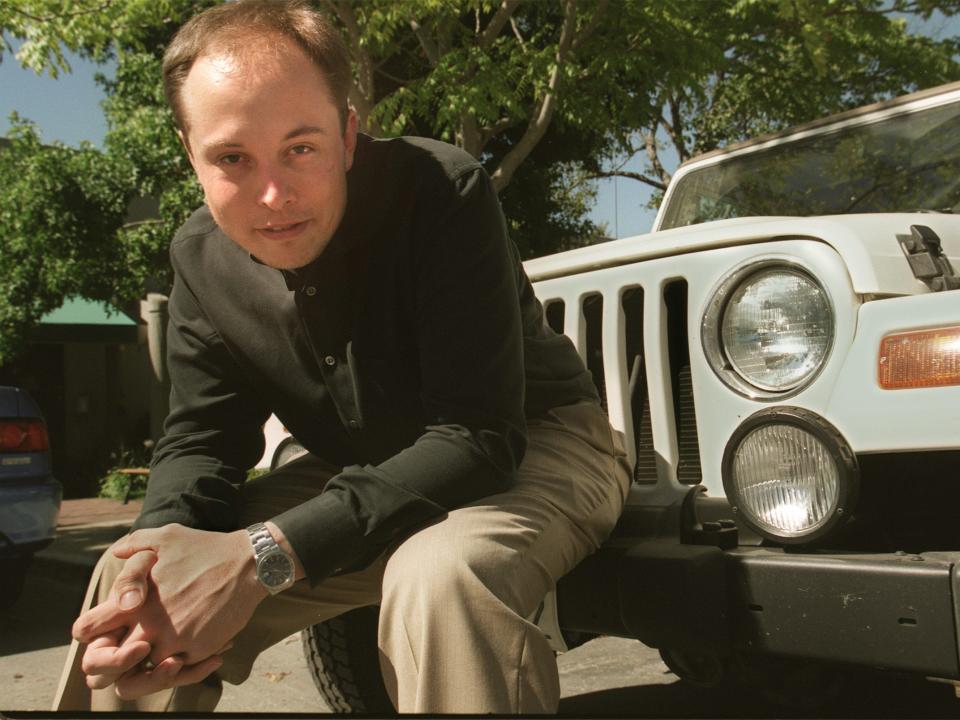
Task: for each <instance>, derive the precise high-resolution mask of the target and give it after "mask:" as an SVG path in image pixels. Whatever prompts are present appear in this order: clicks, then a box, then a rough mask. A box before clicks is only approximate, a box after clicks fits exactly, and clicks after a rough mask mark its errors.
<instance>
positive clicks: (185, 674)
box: [175, 655, 223, 687]
mask: <svg viewBox="0 0 960 720" xmlns="http://www.w3.org/2000/svg"><path fill="white" fill-rule="evenodd" d="M222 665H223V658H221V657H220V656H219V655H211V656H210V657H208V658H207V659H206V660H204V661H202V662H198V663H197V664H195V665H187V666H186V667H184V668H183V669H182V670H181V671H180V672H179V673H178V674H177V677H176V681H175V682H176V687H180V686H181V685H193V684H195V683H198V682H200V681H201V680H203V679H204V678H206V677H207V676H208V675H210V674H212V673H215V672H216V671H217V670H219V669H220V667H221V666H222Z"/></svg>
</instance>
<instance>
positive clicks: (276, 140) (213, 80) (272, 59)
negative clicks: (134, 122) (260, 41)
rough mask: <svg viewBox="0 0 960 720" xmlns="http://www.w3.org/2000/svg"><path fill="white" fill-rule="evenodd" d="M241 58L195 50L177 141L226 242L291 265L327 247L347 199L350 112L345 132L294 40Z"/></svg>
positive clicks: (352, 136)
mask: <svg viewBox="0 0 960 720" xmlns="http://www.w3.org/2000/svg"><path fill="white" fill-rule="evenodd" d="M272 46H273V48H275V50H276V52H272V51H265V52H260V53H257V55H256V56H248V57H246V58H244V59H242V60H237V59H236V58H235V57H233V56H231V55H229V54H226V53H220V52H212V53H211V54H209V55H204V56H201V57H200V58H198V59H197V61H196V62H195V63H194V65H193V67H192V68H191V69H190V72H189V74H188V75H187V78H186V80H185V82H184V84H183V87H182V91H181V108H182V113H183V120H184V124H185V126H186V129H185V132H184V134H182V135H181V139H182V140H183V142H184V145H185V146H186V148H187V153H188V155H189V157H190V162H191V163H192V165H193V168H194V170H195V171H196V173H197V178H198V179H199V180H200V184H201V185H202V186H203V192H204V195H205V197H206V201H207V205H208V206H209V207H210V211H211V212H212V213H213V218H214V220H216V222H217V224H218V225H219V226H220V228H221V229H222V230H223V231H224V232H225V233H226V234H227V236H228V237H230V239H232V240H233V241H234V242H235V243H237V244H238V245H240V246H241V247H242V248H243V249H245V250H246V251H248V252H249V253H251V254H252V255H253V256H254V257H256V258H257V259H258V260H260V261H261V262H263V263H265V264H267V265H270V266H271V267H275V268H280V269H292V268H298V267H302V266H304V265H306V264H307V263H309V262H311V261H312V260H314V259H316V258H317V257H318V256H319V255H320V253H322V252H323V250H324V248H326V246H327V243H329V241H330V238H331V237H332V236H333V233H334V231H335V230H336V229H337V226H338V225H339V223H340V219H341V218H342V217H343V211H344V208H345V207H346V203H347V178H346V173H347V170H349V169H350V166H351V165H352V164H353V151H354V148H355V146H356V139H357V125H356V117H355V116H354V115H353V113H352V112H351V114H350V117H349V119H348V122H347V128H346V131H342V130H341V127H340V117H339V114H338V112H337V108H336V107H335V106H334V104H333V102H332V100H331V97H330V93H329V90H328V86H327V82H326V79H325V78H324V77H323V74H322V73H321V72H320V70H319V69H318V68H317V67H316V65H314V64H313V63H312V62H311V61H310V60H309V58H307V56H306V55H305V54H304V53H303V51H301V50H300V49H299V48H298V47H297V46H296V45H295V44H293V43H292V42H291V41H289V40H286V39H284V38H280V37H277V38H276V40H275V41H274V42H273V43H272Z"/></svg>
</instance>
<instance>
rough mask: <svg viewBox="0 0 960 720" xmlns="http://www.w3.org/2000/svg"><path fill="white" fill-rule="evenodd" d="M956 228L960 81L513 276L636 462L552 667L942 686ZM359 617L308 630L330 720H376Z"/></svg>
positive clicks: (716, 678) (958, 446)
mask: <svg viewBox="0 0 960 720" xmlns="http://www.w3.org/2000/svg"><path fill="white" fill-rule="evenodd" d="M958 212H960V83H958V84H953V85H948V86H945V87H941V88H936V89H934V90H930V91H926V92H922V93H916V94H914V95H910V96H906V97H903V98H899V99H897V100H894V101H891V102H888V103H883V104H880V105H874V106H870V107H867V108H864V109H861V110H857V111H853V112H850V113H844V114H842V115H838V116H834V117H831V118H827V119H825V120H822V121H818V122H816V123H812V124H810V125H806V126H803V127H799V128H795V129H792V130H790V131H787V132H784V133H781V134H778V135H775V136H770V137H767V138H761V139H759V140H755V141H752V142H749V143H745V144H741V145H738V146H735V147H731V148H729V149H726V150H722V151H717V152H714V153H710V154H707V155H704V156H701V157H699V158H695V159H693V160H691V161H690V162H688V163H686V164H684V165H683V166H682V167H681V168H680V169H679V170H678V171H677V173H676V175H675V177H674V179H673V181H672V183H671V184H670V187H669V189H668V190H667V192H666V196H665V198H664V202H663V204H662V206H661V208H660V211H659V214H658V216H657V220H656V226H655V230H654V232H653V233H651V234H648V235H643V236H639V237H633V238H628V239H624V240H618V241H615V242H608V243H604V244H601V245H595V246H592V247H588V248H582V249H578V250H573V251H570V252H564V253H560V254H557V255H554V256H551V257H545V258H540V259H537V260H532V261H530V262H528V263H526V269H527V272H528V274H529V276H530V278H531V280H532V281H533V283H534V287H535V288H536V292H537V295H538V297H539V298H540V300H541V302H542V303H543V304H544V307H545V309H546V316H547V322H548V323H549V324H550V325H551V326H552V327H553V328H554V329H555V330H557V331H559V332H564V333H566V334H567V335H568V336H569V337H570V338H571V339H572V340H573V342H574V343H575V344H576V347H577V348H578V349H579V351H580V352H581V354H582V355H583V357H584V359H585V361H586V363H587V365H588V367H589V368H590V370H591V371H592V373H593V377H594V379H595V381H596V384H597V386H598V388H599V389H600V390H601V396H602V397H603V400H604V405H605V407H606V409H607V411H608V413H609V416H610V419H611V422H612V423H613V425H614V426H615V427H616V428H618V429H619V430H622V431H623V433H624V434H625V435H626V437H627V440H628V446H629V449H630V454H631V460H632V462H633V463H634V468H635V471H634V484H633V487H632V490H631V493H630V497H629V500H628V504H627V507H626V509H625V511H624V514H623V517H622V519H621V521H620V523H619V525H618V526H617V528H616V530H615V531H614V534H613V536H612V537H611V539H610V540H609V542H608V543H607V544H606V545H605V546H604V547H603V548H602V549H601V550H600V551H599V552H597V553H596V554H595V555H594V556H592V557H590V558H588V559H587V560H586V561H584V562H583V563H582V564H581V565H580V566H579V567H578V568H577V569H575V570H574V571H573V572H572V573H571V574H570V575H569V576H567V577H566V578H564V579H563V580H562V581H561V582H560V584H559V585H558V588H557V592H556V596H555V598H549V602H548V603H547V605H546V608H545V612H543V613H542V614H541V617H540V618H539V621H540V622H541V624H542V625H541V626H542V627H543V628H544V629H545V631H546V632H547V633H548V635H550V636H551V638H552V640H553V641H554V642H555V643H556V646H557V647H558V649H562V648H563V647H565V646H568V645H571V644H573V643H574V642H575V641H582V640H583V639H584V638H588V637H591V636H594V635H597V634H605V635H617V636H622V637H630V638H637V639H639V640H641V641H642V642H644V643H645V644H647V645H649V646H651V647H655V648H658V649H660V651H661V655H662V656H663V658H664V660H665V661H666V663H667V665H668V666H669V667H670V668H671V669H672V670H674V671H675V672H676V673H677V674H678V675H680V676H681V677H683V678H685V679H688V680H691V681H693V682H696V683H701V684H711V683H718V682H721V681H722V680H723V679H724V678H726V677H729V676H730V675H731V674H735V673H734V672H733V669H735V668H739V669H740V670H743V669H744V668H747V669H748V670H750V669H752V670H753V671H754V674H756V671H757V670H758V669H763V668H765V669H766V670H765V676H766V679H767V680H768V681H769V680H771V679H773V680H774V682H786V681H787V678H788V676H789V674H790V673H791V672H793V671H794V670H795V669H796V668H798V667H803V668H807V669H808V668H810V667H820V668H833V667H835V666H840V667H842V666H844V665H846V666H860V667H871V668H887V669H892V670H899V671H906V672H909V673H916V674H920V675H922V676H926V677H930V678H931V679H942V680H945V681H953V682H954V683H955V684H956V683H957V682H958V681H960V656H958V648H960V646H958V625H960V289H958V288H960V277H958V275H957V274H956V272H955V270H954V268H955V267H960V265H958V263H960V216H957V215H956V213H958ZM375 623H376V609H375V608H374V609H364V610H359V611H354V612H353V613H348V614H347V615H345V616H342V617H341V618H336V619H334V620H331V621H329V622H327V623H323V624H321V625H318V626H315V627H313V628H310V629H309V630H307V631H304V642H305V649H306V651H307V656H308V659H309V660H310V663H311V665H312V668H313V670H314V675H315V678H316V680H317V683H318V687H320V689H321V692H322V693H323V695H324V696H325V697H326V699H327V700H328V702H329V703H330V704H331V706H332V707H333V708H334V710H340V711H349V710H367V711H372V712H384V711H389V701H386V696H385V694H384V693H383V691H382V686H381V685H380V680H379V671H378V667H377V661H376V648H375V629H374V628H375ZM771 673H772V674H773V676H772V678H771ZM749 674H750V672H747V673H740V675H741V676H748V675H749ZM384 702H386V704H384Z"/></svg>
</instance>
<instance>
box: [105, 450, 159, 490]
mask: <svg viewBox="0 0 960 720" xmlns="http://www.w3.org/2000/svg"><path fill="white" fill-rule="evenodd" d="M149 464H150V458H149V453H148V452H146V451H144V450H139V451H133V450H121V451H119V452H116V453H113V454H112V455H111V456H110V467H109V469H108V470H107V471H106V472H105V473H104V474H103V476H102V477H101V478H100V480H99V483H98V487H99V492H98V493H97V497H102V498H109V499H111V500H125V499H127V498H128V497H129V498H131V499H138V498H142V497H143V496H144V495H146V492H147V476H146V475H134V474H128V473H123V472H120V471H121V470H131V469H143V468H146V467H148V466H149Z"/></svg>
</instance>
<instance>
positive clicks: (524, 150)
mask: <svg viewBox="0 0 960 720" xmlns="http://www.w3.org/2000/svg"><path fill="white" fill-rule="evenodd" d="M576 21H577V3H576V0H565V2H564V4H563V26H562V28H561V30H560V41H559V43H557V54H556V57H555V61H554V65H553V69H552V70H551V72H550V78H549V80H548V81H547V91H546V93H544V96H543V98H542V100H541V101H540V106H539V110H538V111H535V112H534V113H533V117H532V118H531V119H530V122H529V124H528V125H527V129H526V131H525V132H524V133H523V136H522V137H521V138H520V140H519V141H518V142H517V144H516V145H514V146H513V149H512V150H510V152H508V153H507V154H506V155H505V156H504V158H503V159H502V160H501V161H500V165H499V166H498V167H497V169H496V170H495V171H494V172H493V174H492V175H491V176H490V179H491V180H492V181H493V187H494V188H495V189H496V191H497V192H498V193H499V192H500V191H501V190H503V188H505V187H506V186H507V185H509V184H510V180H511V179H512V178H513V175H514V173H515V172H516V171H517V168H518V167H520V163H522V162H523V161H524V160H526V159H527V157H528V156H529V155H530V153H531V152H533V149H534V148H535V147H536V146H537V143H539V142H540V140H542V139H543V136H544V134H545V133H546V132H547V128H548V127H549V126H550V122H551V121H552V120H553V115H554V113H555V112H556V109H557V86H558V85H559V84H560V72H561V70H562V69H563V66H564V63H565V62H566V60H567V55H568V54H569V52H570V48H571V47H572V46H573V40H574V36H575V34H576Z"/></svg>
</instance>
